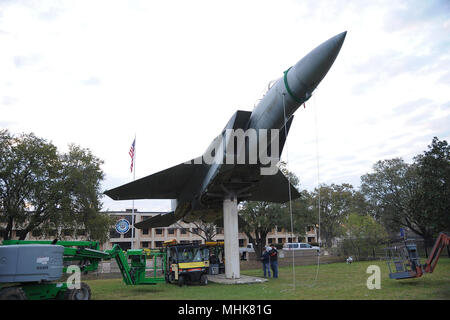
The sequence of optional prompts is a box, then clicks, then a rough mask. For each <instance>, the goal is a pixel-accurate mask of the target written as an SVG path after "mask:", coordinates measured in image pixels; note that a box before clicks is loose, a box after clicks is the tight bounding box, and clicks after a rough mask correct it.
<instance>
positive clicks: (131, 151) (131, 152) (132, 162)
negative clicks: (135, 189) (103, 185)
mask: <svg viewBox="0 0 450 320" xmlns="http://www.w3.org/2000/svg"><path fill="white" fill-rule="evenodd" d="M135 142H136V138H134V140H133V144H132V145H131V148H130V152H128V154H129V155H130V157H131V166H130V172H133V164H134V144H135Z"/></svg>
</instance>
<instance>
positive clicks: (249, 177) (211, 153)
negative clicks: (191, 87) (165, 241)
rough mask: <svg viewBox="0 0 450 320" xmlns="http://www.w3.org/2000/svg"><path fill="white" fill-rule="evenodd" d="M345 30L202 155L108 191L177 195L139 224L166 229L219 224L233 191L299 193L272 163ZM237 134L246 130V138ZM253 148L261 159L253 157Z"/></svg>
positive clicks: (284, 196) (245, 197)
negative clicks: (171, 204) (179, 225)
mask: <svg viewBox="0 0 450 320" xmlns="http://www.w3.org/2000/svg"><path fill="white" fill-rule="evenodd" d="M346 33H347V32H343V33H340V34H338V35H336V36H334V37H332V38H330V39H329V40H327V41H325V42H323V43H322V44H321V45H319V46H318V47H316V48H315V49H313V50H312V51H311V52H310V53H308V54H307V55H306V56H305V57H303V58H302V59H301V60H300V61H298V62H297V63H296V64H295V65H294V66H292V67H291V68H289V69H288V70H286V71H285V72H284V74H283V76H282V77H280V78H279V79H278V80H277V81H276V82H275V83H274V84H273V85H272V86H271V87H270V89H269V90H268V91H267V92H266V94H265V95H264V97H263V98H262V99H261V100H260V102H259V103H258V104H257V105H256V106H255V107H254V109H253V111H242V110H238V111H236V112H235V113H234V114H233V116H232V117H231V119H230V120H229V121H228V123H227V124H226V126H225V128H224V129H223V130H222V132H221V133H220V134H219V135H218V136H217V137H216V138H215V139H214V141H213V142H212V143H211V145H210V146H209V147H208V148H207V150H206V151H205V153H204V154H203V155H202V156H201V157H197V158H194V159H192V160H190V161H187V162H185V163H182V164H179V165H177V166H174V167H171V168H169V169H166V170H163V171H160V172H157V173H155V174H151V175H149V176H147V177H144V178H141V179H138V180H136V181H133V182H130V183H127V184H124V185H122V186H119V187H117V188H114V189H111V190H108V191H105V192H104V193H105V194H106V195H108V196H109V197H110V198H112V199H114V200H133V199H176V208H175V209H174V211H173V212H169V213H166V214H161V215H158V216H155V217H152V218H149V219H147V220H145V221H142V222H139V223H137V224H136V225H135V227H136V228H154V227H166V226H169V225H172V224H174V223H175V222H177V221H180V220H182V221H185V222H192V221H204V222H214V223H217V224H218V225H220V221H221V218H222V214H223V206H222V203H223V199H224V198H225V197H227V196H228V195H230V194H232V195H234V196H235V197H236V199H237V201H238V202H240V201H267V202H276V203H285V202H287V201H289V199H296V198H298V197H300V194H299V192H298V191H297V189H296V188H295V187H294V186H292V185H290V184H289V181H288V179H287V178H286V176H285V175H284V174H283V173H282V172H281V171H280V170H272V169H273V163H274V161H278V160H279V159H280V156H281V153H282V151H283V147H284V144H285V141H286V138H287V135H288V133H289V128H290V126H291V124H292V121H293V119H294V112H295V111H296V110H297V109H298V108H299V107H300V106H301V105H302V104H303V103H304V102H306V101H308V99H309V98H310V97H311V96H312V94H313V91H314V89H315V88H316V87H317V86H318V84H319V83H320V81H322V79H323V78H324V77H325V75H326V74H327V72H328V70H329V69H330V68H331V66H332V64H333V63H334V61H335V59H336V57H337V55H338V53H339V51H340V49H341V46H342V44H343V42H344V39H345V36H346ZM269 132H270V134H269ZM235 133H240V134H241V135H242V133H243V134H244V139H239V138H238V137H236V136H237V135H235V136H233V134H235ZM261 133H266V134H267V137H265V139H264V135H261ZM252 137H253V138H254V139H250V138H252ZM255 137H256V139H255ZM236 140H240V141H239V142H237V143H236ZM263 142H264V143H263ZM230 146H231V147H230ZM252 150H253V151H255V150H256V153H257V159H256V161H255V159H253V161H251V160H252V159H250V158H251V154H252ZM262 151H264V152H262ZM261 154H265V155H267V157H266V158H265V159H263V157H260V155H261ZM269 154H270V155H269ZM206 159H208V160H209V161H205V160H206ZM211 159H212V160H213V161H211ZM230 159H231V160H230ZM267 159H269V160H271V161H267ZM239 160H240V161H239ZM264 170H266V171H264Z"/></svg>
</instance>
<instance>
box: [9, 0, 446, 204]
mask: <svg viewBox="0 0 450 320" xmlns="http://www.w3.org/2000/svg"><path fill="white" fill-rule="evenodd" d="M345 30H347V32H348V33H347V37H346V40H345V42H344V45H343V47H342V49H341V52H340V54H339V56H338V57H337V59H336V61H335V63H334V65H333V66H332V68H331V69H330V71H329V73H328V74H327V76H326V77H325V79H324V80H323V81H322V82H321V83H320V85H319V87H318V88H317V89H316V91H315V92H314V95H313V97H312V98H311V99H310V100H309V101H308V102H307V103H306V108H305V109H303V108H301V109H299V110H298V111H297V112H296V114H295V120H294V122H293V125H292V127H291V131H290V134H289V138H288V142H287V143H288V146H287V148H288V153H289V159H288V160H289V168H290V170H292V171H293V172H294V173H296V174H297V175H298V176H299V177H300V183H301V186H300V187H301V188H305V189H308V190H313V189H314V187H316V186H317V182H318V180H317V177H318V175H317V157H316V147H317V144H316V132H318V150H319V163H320V167H319V168H320V182H321V183H328V184H329V183H343V182H347V183H351V184H353V185H354V186H355V187H358V186H359V183H360V176H361V175H363V174H365V173H368V172H370V171H371V170H372V165H373V164H374V163H375V162H376V161H378V160H383V159H390V158H394V157H402V158H403V159H404V160H405V161H407V162H411V161H412V157H413V156H415V155H417V154H419V153H421V152H423V151H424V150H425V149H427V145H429V144H430V143H431V140H432V138H433V136H438V137H439V138H440V139H441V140H443V139H446V140H449V139H450V36H449V35H450V1H446V0H442V1H438V0H436V1H432V0H430V1H422V0H417V1H391V0H389V1H364V0H355V1H317V0H313V1H304V0H302V1H300V0H299V1H262V0H257V1H243V0H240V1H230V0H227V1H211V0H209V1H195V0H190V1H111V0H108V1H98V0H96V1H87V0H86V1H82V0H73V1H50V0H46V1H25V0H24V1H17V0H16V1H13V0H11V1H7V0H0V129H2V128H8V129H9V130H10V131H11V132H13V133H21V132H26V133H28V132H34V133H35V134H36V135H37V136H40V137H43V138H45V139H47V140H49V141H51V142H53V143H54V144H55V145H56V146H57V147H58V148H59V149H60V150H61V151H66V150H67V146H68V144H69V143H75V144H79V145H80V146H82V147H84V148H90V149H91V150H92V151H93V152H94V154H95V155H96V156H97V157H99V158H101V159H102V160H104V165H103V170H104V172H105V174H106V179H105V181H104V183H103V188H104V189H105V190H106V189H110V188H113V187H117V186H119V185H121V184H123V183H126V182H130V181H131V180H132V179H133V176H132V174H131V173H130V169H129V168H130V156H129V155H128V151H129V148H130V146H131V143H132V141H133V138H134V135H135V134H136V136H137V139H136V178H141V177H144V176H147V175H149V174H152V173H155V172H158V171H160V170H163V169H165V168H167V167H170V166H173V165H177V164H179V163H181V162H184V161H186V160H189V159H192V158H194V157H197V156H199V155H201V154H202V153H203V152H204V151H205V150H206V148H207V147H208V145H209V143H210V142H211V141H212V139H213V138H214V137H216V136H217V135H218V134H219V133H220V132H221V130H222V129H223V127H224V126H225V124H226V123H227V122H228V120H229V118H230V117H231V116H232V115H233V113H234V112H235V111H236V110H238V109H239V110H248V111H250V110H252V109H253V107H254V105H255V103H256V102H257V100H258V99H259V98H261V95H262V93H263V92H264V90H265V88H266V86H267V84H268V83H269V82H270V81H271V80H273V79H277V78H279V77H281V76H282V74H283V71H285V70H286V69H287V68H289V67H290V66H292V65H293V64H295V63H296V62H297V61H298V60H300V59H301V58H302V57H303V56H304V55H306V54H307V53H308V52H309V51H310V50H312V49H314V48H315V47H316V46H317V45H319V44H321V43H322V42H323V41H325V40H327V39H329V38H330V37H332V36H334V35H336V34H338V33H340V32H342V31H345ZM316 118H317V128H318V130H317V131H316V126H315V119H316ZM285 157H286V149H285V152H284V154H283V158H285ZM125 208H131V201H112V200H111V199H109V198H107V197H105V199H104V209H110V210H124V209H125ZM136 208H137V209H139V210H148V211H150V210H166V209H168V208H169V201H165V200H159V201H155V200H153V201H142V200H141V201H136Z"/></svg>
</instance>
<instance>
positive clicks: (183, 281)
mask: <svg viewBox="0 0 450 320" xmlns="http://www.w3.org/2000/svg"><path fill="white" fill-rule="evenodd" d="M185 284H186V277H185V276H179V277H178V286H179V287H182V286H184V285H185Z"/></svg>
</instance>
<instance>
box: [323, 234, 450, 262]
mask: <svg viewBox="0 0 450 320" xmlns="http://www.w3.org/2000/svg"><path fill="white" fill-rule="evenodd" d="M413 240H414V242H415V244H416V246H417V252H418V254H419V257H420V258H421V259H422V260H425V259H427V258H428V255H429V254H430V253H431V250H432V248H433V246H434V243H435V241H436V239H433V241H431V242H427V241H424V240H423V239H413ZM402 244H403V241H402V240H400V239H391V240H388V241H385V242H383V243H380V244H378V245H364V244H360V245H355V244H354V242H353V243H352V242H351V241H350V240H349V239H343V240H340V241H338V242H336V244H335V246H333V248H330V249H329V251H330V254H331V255H333V256H338V257H339V256H340V257H345V258H347V257H349V256H351V257H352V258H353V259H354V260H357V261H358V260H359V261H365V260H384V259H385V258H386V251H385V250H384V248H387V247H392V246H395V245H402ZM442 255H443V256H444V255H448V257H449V258H450V249H449V247H447V251H445V250H444V251H442Z"/></svg>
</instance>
